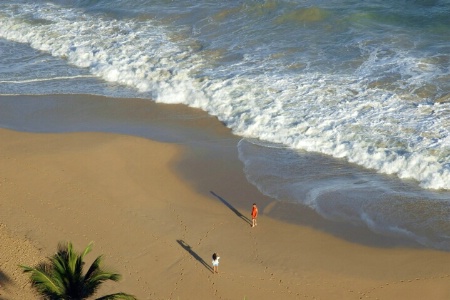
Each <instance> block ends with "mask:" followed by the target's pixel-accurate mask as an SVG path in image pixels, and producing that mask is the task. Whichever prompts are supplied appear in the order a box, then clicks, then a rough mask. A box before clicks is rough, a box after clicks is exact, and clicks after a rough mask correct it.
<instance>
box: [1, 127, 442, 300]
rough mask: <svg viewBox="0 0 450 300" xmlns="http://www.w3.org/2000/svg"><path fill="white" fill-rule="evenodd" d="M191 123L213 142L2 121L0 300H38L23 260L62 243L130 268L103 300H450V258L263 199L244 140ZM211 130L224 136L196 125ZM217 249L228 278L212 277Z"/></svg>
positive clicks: (105, 288) (31, 262)
mask: <svg viewBox="0 0 450 300" xmlns="http://www.w3.org/2000/svg"><path fill="white" fill-rule="evenodd" d="M192 122H193V126H192V127H190V128H191V129H190V130H192V132H193V135H196V138H197V139H198V140H201V141H205V142H204V143H203V142H196V143H194V144H189V143H162V142H157V141H153V140H150V139H148V138H144V137H138V136H130V135H124V134H114V133H98V132H80V133H27V132H18V131H13V130H8V129H0V140H1V141H2V142H1V143H0V166H1V168H0V199H1V200H0V238H1V241H2V242H1V243H0V253H1V259H0V284H1V287H0V299H5V300H6V299H8V300H15V299H17V300H19V299H20V300H26V299H38V296H37V295H35V294H33V291H32V290H31V288H30V285H29V283H28V280H27V277H26V275H24V274H22V272H21V270H20V269H19V268H18V265H19V264H24V265H34V264H36V263H37V262H39V261H42V260H44V259H45V257H47V256H50V255H52V254H53V253H54V252H55V250H56V247H57V244H58V243H59V242H61V241H71V242H73V244H74V246H75V249H76V250H78V251H81V250H83V249H84V248H85V247H86V246H87V245H88V243H89V242H91V241H93V242H94V249H93V251H92V253H91V254H89V255H88V256H87V262H88V263H89V262H91V261H90V260H89V259H91V260H93V259H94V258H95V257H96V256H98V255H100V254H103V255H104V258H105V260H104V262H105V266H107V267H109V269H112V270H114V271H116V272H118V273H120V274H122V276H123V278H122V280H121V281H119V282H117V283H108V284H105V285H104V286H103V287H102V289H101V290H100V292H99V293H98V296H100V295H104V294H107V293H112V292H119V291H123V292H127V293H130V294H133V295H135V296H136V297H137V298H138V299H249V300H251V299H426V298H427V299H448V298H449V297H450V269H449V266H448V264H449V262H450V254H449V253H447V252H442V251H436V250H430V249H424V248H420V247H417V246H415V245H410V244H408V243H407V242H405V241H397V240H395V239H391V240H390V239H387V238H380V237H378V236H376V235H374V234H370V233H369V232H368V231H367V230H365V229H358V228H351V227H349V226H344V225H342V226H339V224H333V223H330V222H326V221H324V220H322V219H321V218H320V217H319V216H317V215H316V214H314V212H312V211H310V210H308V209H305V208H301V207H297V206H295V205H292V204H287V203H279V202H277V201H275V200H273V199H270V198H268V197H265V196H263V195H262V194H261V193H260V192H259V191H258V190H257V189H256V188H255V187H254V186H252V185H251V184H249V183H248V182H247V181H246V179H245V176H244V174H243V172H242V165H241V163H240V161H239V159H238V158H237V154H236V152H235V147H234V146H233V145H235V143H236V142H237V140H238V139H237V138H236V137H234V136H232V135H231V133H229V132H228V130H226V129H225V128H223V126H222V125H221V124H220V123H219V122H217V121H216V120H214V119H213V118H209V119H199V120H194V121H192ZM205 127H208V128H209V129H208V130H209V131H212V132H213V133H214V134H213V135H208V133H204V131H202V130H198V128H205ZM202 135H203V138H199V136H202ZM212 136H215V138H216V139H217V140H216V141H213V143H211V139H213V138H212ZM253 202H256V203H257V204H258V207H259V212H260V215H259V218H258V226H256V227H255V228H251V227H250V219H249V218H250V211H251V204H252V203H253ZM299 216H300V217H299ZM214 252H217V253H219V256H220V257H221V258H220V265H219V274H213V273H212V266H211V255H212V254H213V253H214Z"/></svg>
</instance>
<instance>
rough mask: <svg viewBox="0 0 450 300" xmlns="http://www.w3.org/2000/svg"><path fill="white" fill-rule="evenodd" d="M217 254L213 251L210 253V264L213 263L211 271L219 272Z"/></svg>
mask: <svg viewBox="0 0 450 300" xmlns="http://www.w3.org/2000/svg"><path fill="white" fill-rule="evenodd" d="M219 258H220V257H219V254H217V253H213V255H212V265H213V272H214V273H219Z"/></svg>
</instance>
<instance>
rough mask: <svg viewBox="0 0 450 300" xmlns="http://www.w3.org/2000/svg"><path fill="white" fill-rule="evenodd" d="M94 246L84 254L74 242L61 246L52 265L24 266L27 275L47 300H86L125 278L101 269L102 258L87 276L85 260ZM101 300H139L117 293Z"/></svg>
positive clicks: (51, 262) (89, 270)
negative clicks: (110, 283)
mask: <svg viewBox="0 0 450 300" xmlns="http://www.w3.org/2000/svg"><path fill="white" fill-rule="evenodd" d="M92 246H93V242H91V243H89V245H88V246H87V247H86V248H85V249H84V251H83V252H82V253H80V254H78V253H76V252H75V250H74V249H73V245H72V243H71V242H68V243H59V245H58V251H57V252H56V254H54V255H53V256H51V257H49V258H48V261H46V262H42V263H40V264H38V265H37V266H36V267H28V266H20V267H21V268H22V269H23V271H24V272H25V273H30V280H31V283H32V286H33V288H35V289H36V290H37V291H38V293H39V294H41V295H42V296H43V298H44V299H48V300H82V299H89V297H92V296H93V295H94V294H95V293H96V292H97V290H98V288H99V287H100V285H101V284H102V283H103V282H105V281H107V280H112V281H118V280H120V278H121V276H120V274H117V273H112V272H108V271H106V270H104V269H102V267H101V263H102V256H101V255H100V256H98V257H97V258H96V259H95V260H94V262H93V263H92V264H91V266H90V267H89V269H88V271H87V272H86V273H85V274H83V266H84V264H85V262H84V257H85V256H86V255H87V254H88V253H89V252H91V250H92ZM97 299H98V300H113V299H125V300H136V298H135V297H134V296H132V295H129V294H125V293H115V294H110V295H106V296H102V297H100V298H97Z"/></svg>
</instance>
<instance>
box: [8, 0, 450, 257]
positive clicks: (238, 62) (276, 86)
mask: <svg viewBox="0 0 450 300" xmlns="http://www.w3.org/2000/svg"><path fill="white" fill-rule="evenodd" d="M449 33H450V1H439V0H416V1H407V0H404V1H381V0H378V1H350V0H346V1H319V0H315V1H299V0H291V1H288V0H274V1H222V2H218V1H207V0H202V1H179V0H175V1H163V0H161V1H150V0H137V1H133V3H132V5H130V1H125V0H108V1H107V0H103V1H102V0H95V1H94V0H91V1H88V0H79V1H68V0H61V1H56V0H54V1H33V2H31V1H20V0H19V1H9V0H4V1H1V2H0V66H1V68H0V95H48V94H91V95H105V96H109V97H116V98H124V101H126V100H125V98H144V99H148V100H149V101H156V102H162V103H181V104H185V105H187V106H191V107H196V108H200V109H202V110H204V111H205V112H207V113H208V114H210V115H213V116H216V117H217V118H218V119H219V120H220V121H221V122H223V123H224V124H225V125H226V126H228V127H229V128H231V129H232V130H233V132H234V133H235V134H236V135H238V136H242V137H243V140H242V141H241V143H240V144H239V145H238V151H239V155H240V158H241V160H242V161H243V163H244V165H245V169H244V172H245V173H246V175H247V178H248V179H249V181H250V182H252V183H253V184H255V185H256V186H258V188H259V189H260V190H261V191H263V192H264V193H266V194H268V195H270V196H272V197H275V198H277V199H280V200H283V201H291V202H299V203H301V204H302V205H307V206H309V207H312V208H314V209H315V210H316V211H318V212H319V213H320V214H321V215H323V216H324V217H326V218H329V219H333V220H337V221H342V222H351V223H354V224H356V225H357V226H367V227H369V228H371V229H372V230H373V231H375V232H378V233H380V234H387V235H400V236H407V237H410V238H412V239H414V240H416V241H418V242H420V243H421V244H424V245H427V246H430V247H437V248H443V249H448V248H450V241H449V235H450V221H449V220H450V205H449V200H450V194H449V192H448V190H450V135H449V133H450V132H449V125H450V34H449ZM0 109H1V108H0ZM0 115H1V114H0ZM0 126H4V127H11V126H12V125H11V124H8V122H7V121H6V120H5V119H4V120H3V121H2V120H1V119H0ZM343 195H345V196H343ZM349 195H351V196H349Z"/></svg>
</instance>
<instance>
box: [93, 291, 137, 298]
mask: <svg viewBox="0 0 450 300" xmlns="http://www.w3.org/2000/svg"><path fill="white" fill-rule="evenodd" d="M119 299H120V300H137V298H136V297H134V296H133V295H129V294H125V293H116V294H111V295H106V296H103V297H100V298H97V299H96V300H119Z"/></svg>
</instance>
